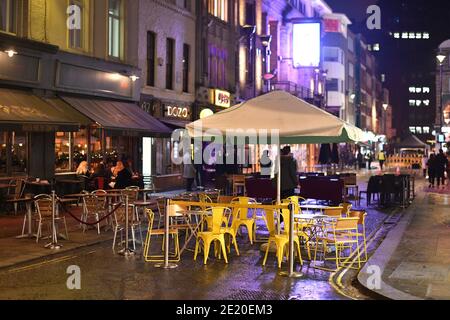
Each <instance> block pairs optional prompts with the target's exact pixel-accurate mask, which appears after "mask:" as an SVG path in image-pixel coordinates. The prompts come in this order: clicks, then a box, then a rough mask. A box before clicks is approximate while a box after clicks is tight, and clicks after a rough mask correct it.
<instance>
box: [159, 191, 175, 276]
mask: <svg viewBox="0 0 450 320" xmlns="http://www.w3.org/2000/svg"><path fill="white" fill-rule="evenodd" d="M169 204H170V200H169V199H167V202H166V215H165V217H164V239H165V242H164V262H163V263H157V264H155V268H163V269H174V268H177V267H178V265H177V264H176V263H169V240H170V238H169V223H170V220H169Z"/></svg>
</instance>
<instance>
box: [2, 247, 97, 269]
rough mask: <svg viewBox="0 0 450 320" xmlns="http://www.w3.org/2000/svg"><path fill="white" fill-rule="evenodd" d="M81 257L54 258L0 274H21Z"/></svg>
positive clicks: (90, 252)
mask: <svg viewBox="0 0 450 320" xmlns="http://www.w3.org/2000/svg"><path fill="white" fill-rule="evenodd" d="M94 252H96V250H94V251H89V252H87V253H85V254H83V255H89V254H92V253H94ZM81 256H82V255H70V256H64V257H60V258H55V259H51V260H47V261H42V262H38V263H34V264H31V265H28V266H24V267H19V268H13V269H9V270H6V271H3V272H1V273H0V274H7V273H17V272H22V271H27V270H31V269H36V268H39V267H42V266H44V265H48V264H52V263H58V262H63V261H67V260H72V259H75V258H78V257H81Z"/></svg>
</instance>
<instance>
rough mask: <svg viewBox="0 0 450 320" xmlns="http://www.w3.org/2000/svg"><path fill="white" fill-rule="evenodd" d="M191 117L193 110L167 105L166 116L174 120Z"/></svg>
mask: <svg viewBox="0 0 450 320" xmlns="http://www.w3.org/2000/svg"><path fill="white" fill-rule="evenodd" d="M190 115H191V110H190V108H189V107H178V106H170V105H166V107H165V112H164V116H165V117H172V118H182V119H189V118H190Z"/></svg>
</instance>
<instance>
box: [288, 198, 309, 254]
mask: <svg viewBox="0 0 450 320" xmlns="http://www.w3.org/2000/svg"><path fill="white" fill-rule="evenodd" d="M300 199H303V198H301V197H298V196H292V197H289V198H287V199H283V200H281V203H283V204H290V203H292V204H293V205H294V214H301V213H302V210H301V208H300V202H299V201H300ZM303 200H304V199H303ZM303 200H301V201H303ZM282 214H283V213H282ZM283 219H284V216H283ZM308 228H309V224H308V223H306V222H295V223H294V233H295V235H296V236H298V237H299V239H303V241H304V243H305V247H306V250H307V252H308V259H309V260H311V248H310V236H309V235H308V234H307V233H306V231H305V230H306V229H308Z"/></svg>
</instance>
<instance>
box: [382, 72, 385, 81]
mask: <svg viewBox="0 0 450 320" xmlns="http://www.w3.org/2000/svg"><path fill="white" fill-rule="evenodd" d="M381 82H386V75H385V74H384V73H383V74H382V75H381Z"/></svg>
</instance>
